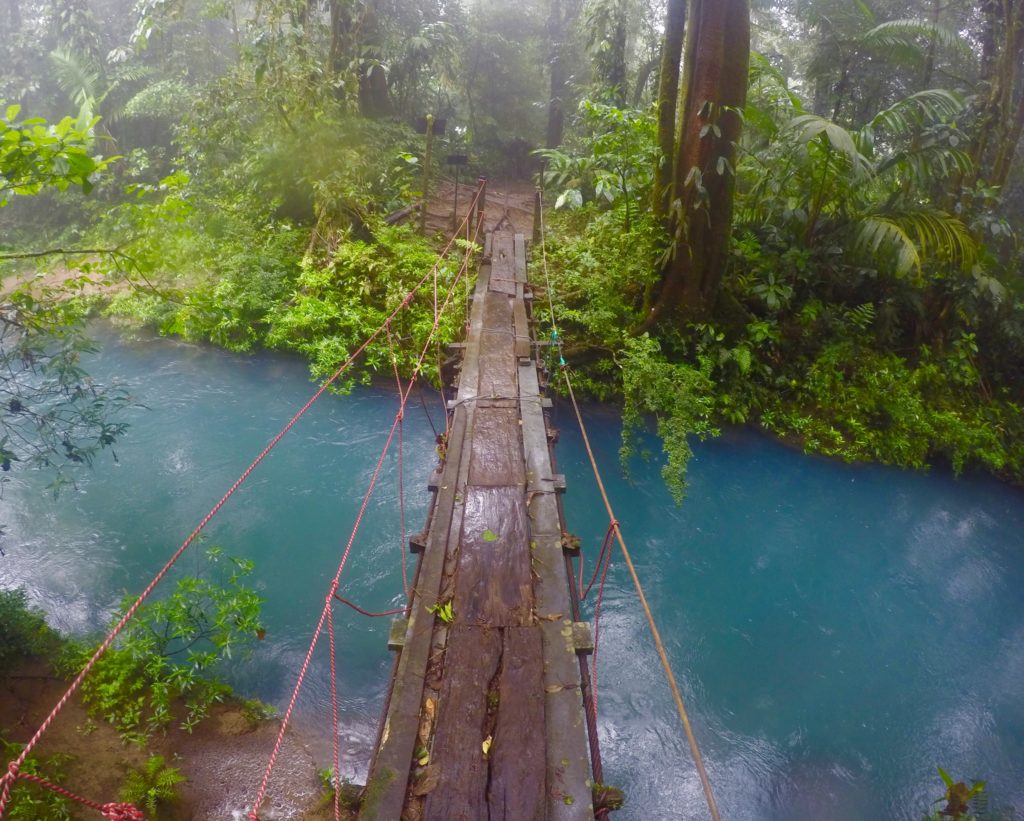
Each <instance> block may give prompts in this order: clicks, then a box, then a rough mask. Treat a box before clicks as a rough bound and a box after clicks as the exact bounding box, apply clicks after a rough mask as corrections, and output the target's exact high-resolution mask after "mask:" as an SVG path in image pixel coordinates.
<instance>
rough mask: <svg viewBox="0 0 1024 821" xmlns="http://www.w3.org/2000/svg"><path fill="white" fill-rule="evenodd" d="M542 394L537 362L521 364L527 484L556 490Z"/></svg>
mask: <svg viewBox="0 0 1024 821" xmlns="http://www.w3.org/2000/svg"><path fill="white" fill-rule="evenodd" d="M542 401H543V398H542V397H541V395H540V385H539V384H538V382H537V367H536V365H535V364H534V363H532V362H531V363H529V364H526V365H520V366H519V404H520V415H521V416H522V420H523V449H524V451H525V454H526V487H527V491H529V492H533V493H548V492H553V491H554V490H555V482H554V477H553V476H552V474H551V458H550V457H549V455H548V434H547V427H546V426H545V424H544V414H543V412H542V410H541V405H542Z"/></svg>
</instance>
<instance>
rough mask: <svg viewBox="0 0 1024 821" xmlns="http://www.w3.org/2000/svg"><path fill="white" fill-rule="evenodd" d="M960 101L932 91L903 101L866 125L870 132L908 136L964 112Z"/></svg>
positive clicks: (938, 91)
mask: <svg viewBox="0 0 1024 821" xmlns="http://www.w3.org/2000/svg"><path fill="white" fill-rule="evenodd" d="M963 108H964V104H963V101H962V100H961V99H960V98H959V97H958V96H957V95H956V94H954V93H953V92H952V91H947V90H946V89H944V88H931V89H927V90H925V91H918V92H917V93H916V94H911V95H910V96H909V97H904V98H903V99H902V100H899V101H898V102H896V103H893V105H891V106H889V107H888V108H886V109H884V110H883V111H879V112H878V113H877V114H876V115H875V116H874V117H873V118H872V120H871V122H870V123H868V126H867V127H868V128H869V129H870V130H871V132H872V133H873V132H875V131H878V130H880V129H884V130H886V131H888V132H889V133H890V134H892V135H893V136H899V135H902V134H908V133H910V132H911V131H914V130H915V129H917V128H918V127H920V126H921V125H923V124H925V123H933V122H943V121H945V120H951V119H953V118H954V117H956V116H957V115H958V114H959V113H960V112H961V111H963Z"/></svg>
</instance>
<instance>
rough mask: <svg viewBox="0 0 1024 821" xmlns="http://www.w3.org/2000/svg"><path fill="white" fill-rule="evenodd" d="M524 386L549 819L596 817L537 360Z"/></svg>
mask: <svg viewBox="0 0 1024 821" xmlns="http://www.w3.org/2000/svg"><path fill="white" fill-rule="evenodd" d="M519 385H520V413H521V415H522V421H523V451H524V454H525V458H526V477H527V488H528V495H529V497H530V505H529V521H530V538H531V541H532V544H533V545H534V548H533V551H534V561H533V566H534V572H535V578H536V582H535V585H534V592H535V595H536V597H537V600H536V604H537V616H538V618H539V620H540V622H539V623H540V628H541V632H542V634H543V646H544V716H545V732H546V734H547V744H546V751H547V776H548V782H547V786H548V788H547V793H546V794H547V802H548V807H547V812H548V818H549V819H550V821H578V820H579V819H585V818H586V819H591V818H593V817H594V811H593V806H592V796H591V792H590V786H589V785H590V779H591V769H590V751H589V748H588V744H587V728H586V722H585V716H584V712H583V694H582V689H581V686H580V668H579V662H578V660H577V657H576V647H575V643H574V641H573V620H572V613H571V610H570V602H569V590H568V578H567V577H566V573H565V562H564V561H563V558H562V549H561V531H562V521H561V517H560V516H559V512H558V503H557V499H556V496H555V483H554V481H553V478H552V470H551V457H550V454H549V452H548V437H547V426H546V424H545V422H544V413H543V410H542V409H541V402H540V401H539V400H540V398H541V397H540V387H539V383H538V378H537V368H536V366H535V365H534V364H532V363H531V364H529V365H521V366H520V367H519Z"/></svg>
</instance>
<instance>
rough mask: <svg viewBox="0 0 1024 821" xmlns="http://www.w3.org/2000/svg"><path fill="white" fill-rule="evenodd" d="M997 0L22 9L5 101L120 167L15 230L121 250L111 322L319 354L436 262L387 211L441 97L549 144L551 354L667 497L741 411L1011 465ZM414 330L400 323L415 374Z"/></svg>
mask: <svg viewBox="0 0 1024 821" xmlns="http://www.w3.org/2000/svg"><path fill="white" fill-rule="evenodd" d="M1022 6H1024V4H1022V3H1020V2H1018V0H1008V1H1007V2H1000V3H996V2H985V3H981V4H973V3H967V2H952V3H940V2H935V0H872V1H871V2H858V3H848V2H845V0H812V2H801V3H795V2H790V0H771V1H769V0H761V1H760V2H753V3H750V4H749V9H748V4H747V3H746V2H739V0H737V2H732V0H730V3H728V4H704V3H702V2H698V0H691V2H689V3H684V2H681V1H680V0H672V2H669V3H668V4H667V6H666V7H665V8H664V9H662V8H661V7H656V6H655V5H652V4H647V3H643V2H640V0H550V2H547V3H538V2H528V3H526V4H524V5H521V6H520V7H517V8H516V9H515V10H514V12H513V11H512V10H508V9H505V8H504V7H501V6H500V5H496V4H493V3H491V2H489V0H485V2H482V3H481V4H479V7H474V8H473V9H472V10H470V9H468V8H467V7H464V6H462V5H460V4H457V3H430V2H427V0H416V2H412V3H393V4H388V3H386V2H383V0H375V2H372V3H366V4H361V5H359V6H350V5H347V4H345V3H343V2H341V0H316V1H314V0H272V2H266V3H260V4H258V6H256V7H252V6H249V5H247V4H243V3H235V2H228V3H222V2H216V3H213V2H207V0H187V2H185V3H178V4H167V3H162V2H145V3H140V4H137V5H136V6H134V7H133V8H131V9H129V8H127V7H126V6H125V5H124V3H123V0H76V2H75V3H71V4H65V6H62V7H61V9H60V10H59V11H58V10H55V9H53V8H51V7H50V6H48V5H47V4H46V3H45V2H44V0H18V2H15V3H14V4H13V5H10V6H9V8H8V18H9V19H8V22H9V23H10V24H11V26H12V31H13V32H14V35H13V36H12V37H11V38H10V39H9V40H8V41H5V43H4V44H3V45H2V48H3V49H6V51H5V55H6V56H7V57H9V58H10V60H9V64H10V65H11V67H12V69H11V71H10V72H9V73H8V75H7V76H5V78H4V81H3V87H2V93H3V95H4V96H5V97H7V98H8V99H9V100H10V101H11V102H12V103H14V104H18V105H21V106H22V110H25V111H28V110H30V109H31V111H32V112H33V113H40V114H42V115H44V116H50V117H51V118H59V116H61V115H62V114H63V113H65V112H67V111H68V110H72V111H77V112H78V117H77V120H75V123H76V126H75V127H76V128H78V129H83V128H88V127H91V128H92V129H93V130H94V132H95V134H96V136H97V137H99V138H100V143H99V144H98V145H102V146H103V147H104V152H103V153H108V154H109V153H114V152H115V151H116V153H118V154H121V155H123V158H122V159H121V160H119V161H118V162H116V163H114V164H112V165H110V167H108V168H106V169H105V173H103V174H101V175H98V174H97V172H99V171H101V170H104V169H103V168H101V167H99V166H100V165H105V164H107V162H108V161H107V160H104V159H102V158H101V157H99V156H98V155H99V153H100V152H99V151H98V150H95V149H94V150H92V151H87V152H85V154H84V156H86V157H89V156H91V157H95V158H96V159H95V162H96V163H97V164H98V166H97V168H95V169H92V170H91V171H88V173H86V174H85V176H84V177H83V176H82V174H79V177H73V176H66V177H65V178H64V179H65V182H66V183H67V184H69V185H75V184H78V185H79V186H80V187H82V188H85V187H86V185H85V184H83V183H85V182H87V183H88V186H93V185H94V183H95V186H94V188H93V190H92V192H91V193H90V194H89V196H88V197H85V198H83V197H81V196H79V195H74V196H73V197H72V198H69V196H68V192H65V193H64V194H63V195H62V196H59V197H58V196H57V194H59V193H60V192H57V194H51V193H50V192H47V191H45V190H43V191H40V192H39V193H38V195H37V196H35V197H33V198H31V199H25V198H22V201H21V202H17V203H15V204H14V206H13V207H9V208H7V209H5V211H7V212H8V215H9V216H10V217H11V220H10V222H11V225H12V226H13V230H12V234H11V235H12V237H14V240H15V243H16V244H17V245H18V248H19V249H23V248H27V245H26V244H25V239H26V236H25V234H24V228H25V226H26V225H28V224H33V225H38V226H40V230H39V231H37V233H36V236H35V241H37V242H38V240H39V238H40V237H54V238H57V237H59V238H60V239H61V240H64V239H68V240H72V241H74V242H77V243H78V244H79V245H80V246H81V245H82V244H86V245H89V246H94V247H97V248H107V249H116V253H111V254H107V255H100V256H99V257H98V258H96V259H95V260H93V261H91V262H90V264H91V265H92V266H94V269H95V270H96V271H102V272H103V273H105V274H106V276H108V277H110V278H112V279H115V280H120V281H122V282H123V283H124V286H123V290H121V291H120V292H119V293H118V294H117V295H116V296H115V297H114V298H113V300H112V301H111V304H110V305H109V306H108V308H107V311H108V313H109V314H110V315H112V316H115V317H120V318H123V319H126V320H133V321H142V322H148V323H151V324H154V325H156V326H157V327H159V328H160V329H161V330H163V331H164V332H166V333H173V334H178V335H181V336H183V337H185V338H188V339H193V340H209V341H212V342H214V343H216V344H218V345H223V346H225V347H228V348H231V349H233V350H239V351H246V350H251V349H253V348H255V347H261V346H269V347H278V348H285V349H291V350H295V351H298V352H300V353H301V354H302V355H304V356H305V357H307V358H308V359H309V360H310V361H311V363H312V369H313V372H314V374H316V375H317V376H320V375H323V374H325V373H329V372H331V371H333V369H334V368H335V367H336V366H337V365H338V364H339V363H340V362H341V361H342V360H343V359H344V357H345V355H346V354H347V352H348V351H350V350H351V348H352V346H353V345H354V344H355V343H356V341H357V340H358V339H360V338H361V336H362V335H363V334H365V332H366V331H367V330H368V329H370V328H372V327H375V326H376V324H377V323H378V322H379V321H380V319H381V318H382V317H383V316H384V315H385V312H386V310H387V309H388V308H390V307H391V305H392V303H393V301H394V300H395V299H397V298H399V297H400V295H401V294H402V293H403V292H404V289H405V288H407V287H408V286H409V284H410V283H411V282H413V281H415V280H416V279H417V278H418V276H417V275H418V274H419V275H422V269H423V266H426V265H429V264H430V262H429V261H430V257H431V251H432V249H433V247H434V246H432V244H431V242H430V241H429V240H427V239H423V238H420V237H417V236H416V235H415V234H414V233H413V232H412V231H411V230H409V229H404V228H395V227H393V226H390V225H387V224H385V222H384V220H383V217H384V216H385V215H386V214H387V213H389V212H390V211H393V210H395V209H397V208H399V207H401V206H404V205H407V204H408V203H410V202H411V201H412V200H413V199H414V198H415V197H416V196H417V195H418V194H419V193H420V192H419V187H420V182H421V168H420V166H421V164H422V160H423V157H422V140H421V138H419V137H418V136H417V135H416V134H415V132H414V130H413V129H412V128H411V127H410V126H411V125H412V124H414V123H415V121H416V119H417V118H418V117H422V116H423V115H425V114H427V113H432V114H434V115H435V116H438V117H443V118H445V119H447V120H448V134H447V136H446V137H444V138H443V141H442V143H441V144H440V146H439V147H438V150H440V151H444V150H446V149H447V150H458V151H468V153H469V154H470V156H471V160H472V163H473V165H472V167H471V169H470V170H471V172H472V171H477V170H486V171H488V172H491V173H503V174H510V173H511V174H520V175H523V176H527V175H528V174H529V173H530V171H531V170H532V169H535V168H537V164H539V163H543V166H544V168H543V174H542V177H543V180H544V182H545V185H546V187H547V190H548V201H549V206H556V208H555V210H554V212H553V213H550V214H549V217H550V219H549V222H550V223H551V229H552V230H551V232H550V235H549V249H548V250H549V252H550V257H551V259H552V261H553V263H554V270H555V271H556V272H557V274H556V288H555V297H556V311H557V312H558V315H559V324H560V326H561V327H562V330H563V333H562V338H563V340H564V344H565V346H566V348H565V353H566V355H567V359H568V361H569V362H570V365H571V366H572V367H574V368H575V369H576V370H577V373H578V376H579V378H580V380H581V384H583V385H584V386H585V387H587V388H589V389H590V390H591V391H592V392H593V393H594V394H595V395H597V396H600V397H602V398H606V399H614V398H619V397H621V398H624V399H625V402H626V417H627V421H628V424H627V430H628V429H631V428H634V427H635V426H636V425H638V424H641V423H642V420H643V419H645V418H649V417H650V416H651V415H653V416H654V417H655V419H656V424H657V426H658V427H659V428H660V429H661V431H662V433H663V434H664V435H665V437H666V439H665V441H666V446H667V450H668V460H669V466H668V468H667V474H666V476H667V478H669V480H670V484H672V485H673V487H674V490H675V491H676V492H677V493H681V492H682V490H683V487H684V485H683V484H682V482H683V465H685V462H686V456H687V453H688V448H689V445H688V444H687V437H686V433H687V432H689V433H696V434H699V435H709V434H711V433H712V432H713V431H714V430H715V429H716V428H717V427H719V426H721V425H723V424H742V423H753V424H757V425H760V426H761V427H763V428H764V429H766V430H768V431H771V432H772V433H775V434H777V435H780V436H782V437H785V438H787V439H792V440H793V441H795V442H799V443H800V444H801V445H802V446H804V447H805V448H807V449H808V450H813V451H817V452H821V453H826V454H829V455H835V456H838V457H841V458H845V459H850V460H859V459H871V460H881V461H885V462H891V463H894V464H898V465H904V466H908V467H923V466H926V465H929V464H934V463H936V462H939V463H948V464H950V465H951V466H952V467H953V468H954V469H956V470H962V469H974V468H982V469H986V470H990V471H992V472H994V473H996V474H998V475H1000V476H1004V477H1007V478H1011V479H1015V480H1017V481H1019V480H1020V479H1021V477H1022V475H1024V455H1022V453H1024V448H1022V446H1021V441H1022V439H1021V435H1022V429H1024V422H1022V410H1021V408H1022V405H1024V395H1022V387H1021V386H1022V385H1024V379H1022V377H1024V373H1022V368H1024V365H1022V363H1024V319H1022V316H1024V312H1022V284H1021V259H1022V255H1021V252H1020V249H1019V245H1018V240H1017V232H1016V226H1018V225H1019V223H1020V220H1021V216H1022V213H1024V198H1022V180H1021V177H1020V172H1019V168H1020V163H1019V162H1015V159H1019V156H1020V137H1021V132H1022V130H1024V67H1022V65H1021V59H1022V58H1021V55H1022V54H1024V48H1022V47H1021V46H1022V45H1024V43H1022V42H1021V38H1022V36H1024V35H1022V34H1021V32H1022V31H1024V25H1022V23H1024V8H1022ZM471 11H472V13H471ZM513 13H514V15H515V25H514V26H513V25H512V24H511V23H510V21H509V19H508V18H509V15H510V14H513ZM12 15H13V16H12ZM748 23H749V34H748ZM513 29H515V30H516V34H515V35H512V34H511V32H512V31H513ZM716 38H718V39H716ZM663 39H664V43H663V42H662V40H663ZM719 40H721V41H722V42H723V43H724V42H728V43H730V44H732V45H731V46H730V47H729V48H728V49H726V51H727V52H728V53H729V54H730V55H733V57H735V59H733V57H730V58H729V59H727V60H725V61H724V62H723V63H722V65H720V66H718V68H721V69H722V70H721V71H718V70H717V69H716V66H715V61H716V60H719V58H718V57H716V55H717V54H719V53H721V49H720V48H719V46H717V45H715V43H718V42H719ZM748 40H749V41H750V44H751V47H752V49H753V51H752V52H751V55H750V58H749V60H747V58H746V56H745V55H746V50H745V48H744V47H743V46H745V44H746V42H747V41H748ZM673 55H677V56H673ZM740 57H742V59H740ZM676 63H679V67H681V69H682V83H681V84H680V83H679V82H675V81H674V80H673V77H674V74H673V71H674V70H675V68H676V67H677V66H676ZM744 78H745V79H746V82H745V83H744V82H743V80H744ZM18 116H20V113H19V111H18V110H14V109H12V111H11V112H8V120H12V118H15V117H18ZM96 116H100V117H101V118H102V119H100V120H99V123H98V124H97V123H96V121H95V117H96ZM67 122H68V121H65V123H67ZM62 127H65V128H68V129H71V125H70V124H66V125H65V126H62ZM54 133H55V132H54ZM68 133H69V134H70V135H71V137H72V144H70V146H69V147H71V148H74V147H75V145H74V137H75V134H76V133H77V132H73V131H70V130H69V132H68ZM82 133H83V134H84V132H82ZM83 139H84V138H83ZM90 139H91V138H90ZM537 146H546V147H545V148H544V149H542V150H540V151H537V152H535V153H534V154H533V155H532V156H531V155H530V154H529V150H530V148H533V147H537ZM107 148H109V149H110V150H109V151H107ZM43 159H44V160H45V157H44V158H43ZM84 161H85V160H83V159H82V157H81V156H77V158H76V159H74V161H73V163H72V164H71V165H67V166H66V167H65V166H63V165H62V166H61V169H60V170H61V172H62V173H64V174H66V175H72V174H73V173H77V171H86V170H87V169H84V166H83V167H82V168H81V169H78V168H77V166H76V165H75V163H78V164H81V163H83V162H84ZM76 169H77V171H76ZM69 210H74V212H75V213H76V215H77V217H78V219H77V220H76V221H75V227H74V228H73V229H58V228H57V227H56V226H55V224H54V222H53V219H54V216H53V215H54V214H59V213H60V212H62V211H63V212H64V214H65V215H66V214H67V213H68V211H69ZM64 244H66V243H64ZM461 250H463V251H464V250H465V249H461ZM456 266H457V262H455V263H453V264H452V265H451V266H448V267H445V268H444V269H443V270H442V271H440V272H439V274H440V281H441V283H442V284H447V282H450V278H451V277H452V276H453V274H454V270H455V267H456ZM431 322H432V317H431V316H430V312H429V310H428V307H427V306H426V305H425V304H420V302H419V301H417V302H416V303H414V306H413V311H412V313H411V314H410V315H409V317H408V318H407V319H406V320H405V323H406V324H405V325H404V326H403V327H402V328H396V333H395V334H394V337H393V338H392V340H391V343H390V345H392V346H394V348H395V351H396V356H397V358H398V359H399V362H400V364H401V367H403V368H404V369H405V370H406V371H408V370H409V369H410V368H411V357H412V355H413V351H415V350H416V349H417V347H418V345H419V344H420V342H421V340H422V338H423V335H424V333H425V330H426V328H427V327H428V326H429V324H430V323H431ZM457 326H458V320H457V318H456V317H455V316H449V317H447V318H446V319H445V321H444V323H443V327H442V332H443V334H442V335H443V336H445V337H447V336H451V335H453V334H454V333H455V332H456V329H457ZM390 357H391V351H390V349H389V343H388V341H387V340H386V339H379V340H378V341H377V342H376V343H375V345H374V346H373V347H371V349H370V351H369V355H368V358H367V360H366V367H365V368H364V370H363V375H364V377H365V376H369V375H372V374H373V373H377V372H381V371H386V370H387V369H388V366H389V362H390ZM634 373H636V374H642V375H643V377H642V378H637V377H636V376H634ZM431 375H432V376H433V374H431ZM609 377H614V378H611V379H610V378H609ZM683 390H685V391H686V392H687V395H688V396H690V399H689V400H688V401H686V402H682V403H680V402H678V401H677V394H678V393H679V391H683ZM627 444H628V442H627ZM625 450H626V451H627V452H628V450H629V448H628V447H627V448H626V449H625Z"/></svg>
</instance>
